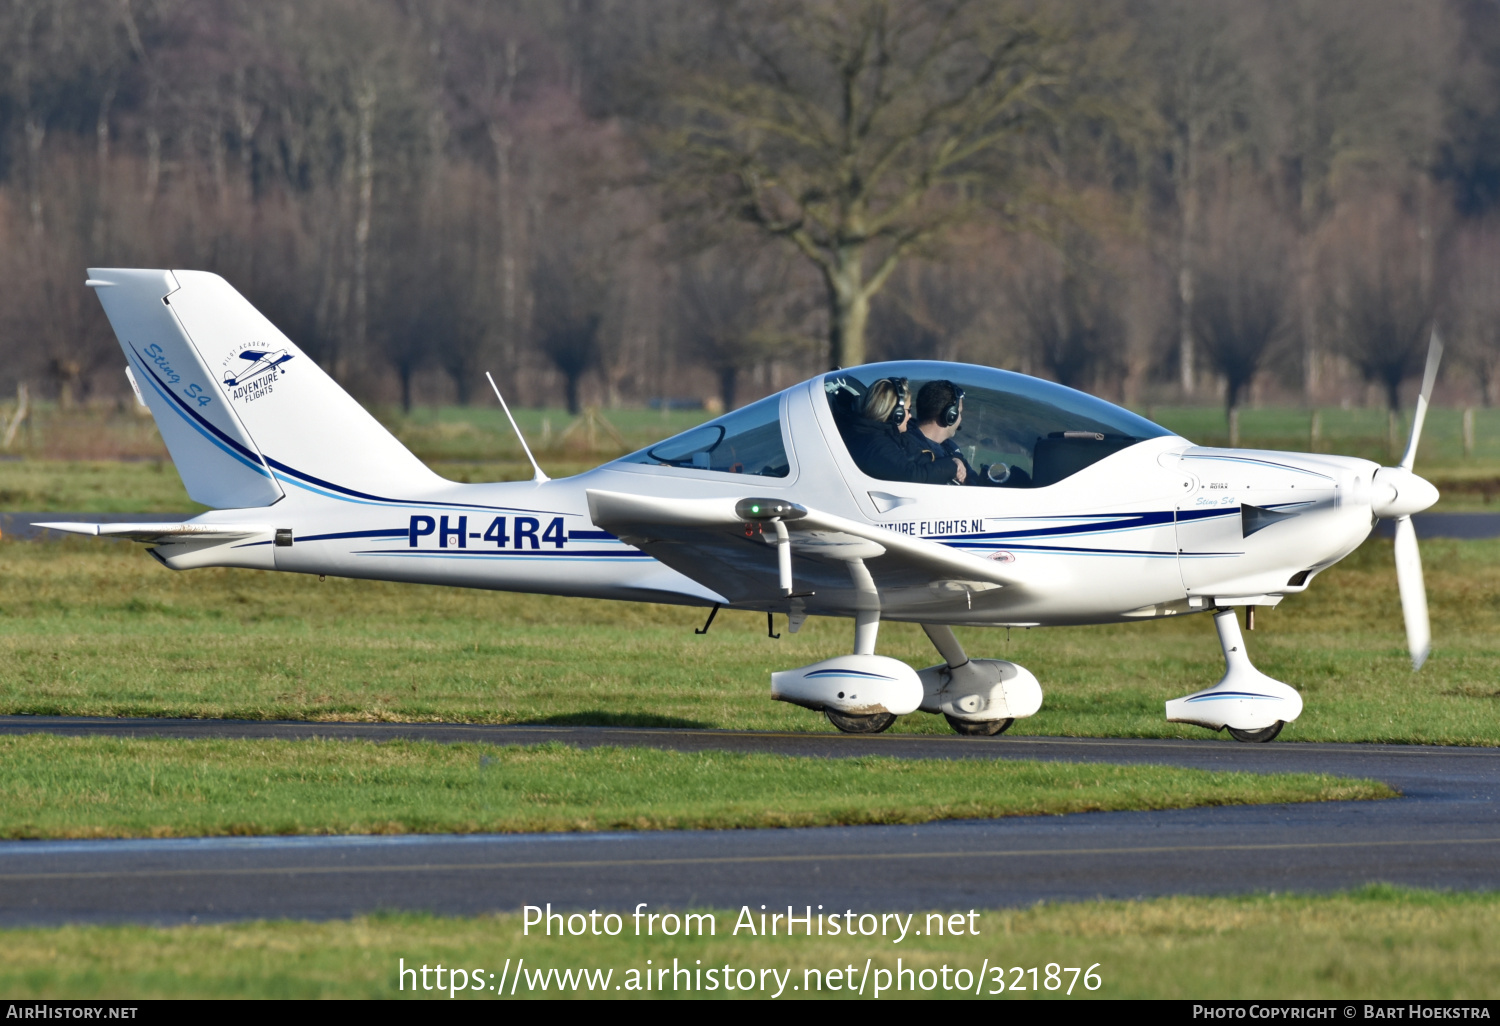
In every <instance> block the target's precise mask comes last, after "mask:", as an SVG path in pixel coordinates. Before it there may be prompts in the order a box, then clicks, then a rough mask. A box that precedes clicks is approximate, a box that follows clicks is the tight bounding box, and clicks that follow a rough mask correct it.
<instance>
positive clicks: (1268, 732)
mask: <svg viewBox="0 0 1500 1026" xmlns="http://www.w3.org/2000/svg"><path fill="white" fill-rule="evenodd" d="M1284 726H1286V721H1285V720H1277V721H1276V722H1275V723H1273V724H1271V725H1270V726H1269V727H1261V728H1260V729H1259V730H1236V729H1235V728H1234V727H1229V728H1228V730H1229V736H1230V737H1232V738H1234V739H1235V740H1236V741H1243V742H1245V743H1246V744H1265V743H1266V742H1267V741H1274V740H1276V735H1277V734H1280V733H1281V728H1282V727H1284Z"/></svg>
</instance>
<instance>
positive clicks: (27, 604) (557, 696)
mask: <svg viewBox="0 0 1500 1026" xmlns="http://www.w3.org/2000/svg"><path fill="white" fill-rule="evenodd" d="M1423 557H1424V560H1425V563H1426V570H1427V584H1428V589H1429V592H1430V594H1431V603H1432V620H1433V625H1434V631H1435V640H1434V652H1433V656H1432V658H1431V659H1430V660H1429V662H1428V664H1427V665H1426V666H1425V667H1424V668H1423V670H1422V671H1421V673H1419V674H1413V673H1412V671H1411V668H1410V663H1409V662H1408V661H1407V657H1406V653H1405V636H1404V634H1403V632H1402V627H1401V612H1400V606H1399V602H1398V599H1397V594H1396V582H1395V574H1394V571H1393V569H1392V557H1391V549H1390V546H1389V544H1388V543H1383V542H1378V541H1375V542H1370V543H1368V544H1366V545H1365V546H1364V547H1363V548H1361V549H1360V550H1359V551H1357V552H1356V553H1354V555H1352V556H1351V557H1349V558H1348V559H1346V560H1344V561H1343V562H1342V563H1340V564H1338V565H1337V566H1335V567H1333V568H1332V569H1330V570H1328V571H1325V572H1324V573H1323V574H1322V575H1320V576H1319V577H1318V579H1317V580H1316V581H1315V582H1314V584H1313V586H1312V588H1311V589H1309V591H1308V592H1306V593H1305V594H1303V595H1299V596H1293V597H1291V598H1288V599H1287V600H1286V601H1284V602H1283V603H1282V604H1281V606H1279V607H1278V608H1277V609H1275V610H1270V611H1265V610H1263V611H1262V612H1261V614H1260V616H1259V617H1258V628H1259V629H1258V630H1256V631H1255V632H1254V633H1253V634H1250V635H1248V638H1249V644H1250V652H1251V655H1252V657H1253V658H1254V659H1255V661H1256V663H1257V665H1258V666H1260V668H1261V669H1262V670H1264V671H1265V672H1266V673H1269V674H1271V675H1272V676H1274V677H1276V678H1278V679H1280V680H1285V681H1287V682H1289V683H1291V684H1293V685H1294V686H1295V687H1297V688H1298V689H1299V690H1300V691H1301V692H1302V694H1303V696H1304V698H1305V700H1306V710H1305V711H1304V713H1303V715H1302V717H1301V718H1300V719H1299V720H1297V721H1296V722H1295V723H1294V724H1292V725H1291V726H1289V727H1288V728H1287V730H1286V731H1285V732H1284V733H1283V735H1282V737H1283V738H1285V739H1287V740H1337V741H1394V742H1431V743H1438V744H1479V745H1496V744H1500V683H1497V682H1500V647H1497V646H1496V645H1495V644H1494V638H1495V637H1497V636H1500V542H1453V541H1445V540H1441V539H1434V540H1428V541H1426V542H1424V543H1423ZM702 618H703V611H702V610H696V609H685V608H678V607H668V606H649V605H634V604H627V603H614V602H599V601H589V600H581V599H563V598H549V597H538V596H526V595H511V594H503V593H492V592H481V591H468V590H463V589H456V588H442V587H433V586H421V585H402V584H386V583H379V582H367V581H349V580H340V579H336V578H330V579H328V581H326V582H324V583H319V581H318V580H317V578H315V577H308V576H303V575H293V574H276V573H271V572H262V571H252V570H227V569H210V570H193V571H189V572H185V573H173V572H172V571H169V570H166V569H164V568H162V567H161V566H159V565H157V564H156V563H155V562H154V561H152V560H151V559H150V557H148V556H147V555H146V554H145V553H144V552H143V551H142V550H141V549H140V547H138V546H133V545H130V544H129V543H122V542H100V541H89V540H83V539H79V540H76V541H67V542H58V543H47V544H39V543H31V542H3V541H0V712H5V713H52V714H79V715H111V716H122V715H134V716H208V717H213V716H232V717H247V718H252V719H264V718H292V719H354V720H450V721H470V722H499V723H512V722H541V723H616V724H639V725H681V726H706V727H728V728H756V729H771V730H813V731H830V730H832V728H831V727H830V726H829V725H828V724H827V723H826V722H825V721H824V719H823V718H822V717H821V716H818V715H816V714H814V713H810V712H807V711H806V710H803V709H799V708H796V707H794V706H790V705H786V704H783V703H778V702H772V701H770V699H769V693H768V682H769V675H770V673H771V671H772V670H776V669H784V668H786V667H788V666H800V665H804V664H807V663H811V662H815V661H817V660H819V659H824V658H827V657H828V656H830V655H833V654H836V653H838V652H842V651H846V650H847V648H848V644H849V629H850V628H849V625H848V622H847V621H845V620H832V619H823V618H816V617H815V618H813V619H811V620H809V621H808V623H807V624H806V626H805V627H804V628H803V630H802V631H801V633H799V634H796V635H792V634H789V633H787V632H786V630H785V623H786V621H785V619H781V618H779V619H778V621H777V623H778V629H779V630H781V632H782V634H783V637H782V639H781V640H780V641H772V640H770V639H768V638H767V637H766V633H765V623H766V621H765V617H764V616H758V615H756V614H752V613H743V612H734V611H723V612H720V614H719V616H718V618H717V620H716V621H715V623H714V626H713V629H712V631H711V632H710V633H709V634H708V635H707V636H704V637H699V636H696V635H694V634H693V628H695V627H697V626H699V625H700V624H701V623H702ZM959 635H960V637H961V639H962V640H963V641H964V643H965V644H966V645H967V646H968V648H969V651H970V652H972V653H973V654H975V655H978V656H987V657H999V658H1008V659H1012V660H1014V661H1016V662H1019V663H1021V664H1022V665H1024V666H1026V667H1028V668H1029V669H1031V670H1032V671H1033V672H1034V673H1036V675H1037V677H1038V679H1039V680H1040V681H1041V682H1042V686H1043V688H1044V690H1045V692H1046V699H1045V701H1044V703H1043V706H1042V710H1041V712H1040V713H1038V714H1037V715H1036V716H1034V717H1032V718H1030V719H1027V720H1023V721H1021V722H1020V723H1018V724H1017V725H1016V726H1015V727H1013V728H1012V730H1013V731H1014V732H1015V733H1018V734H1020V733H1037V734H1053V735H1080V736H1134V737H1191V738H1205V737H1213V736H1216V735H1212V734H1210V733H1208V732H1207V731H1204V730H1202V729H1200V728H1196V727H1188V726H1183V725H1177V724H1169V723H1166V722H1165V721H1164V719H1163V711H1162V703H1163V702H1164V701H1166V700H1167V699H1169V698H1174V697H1177V696H1180V695H1183V694H1187V693H1189V692H1191V691H1194V690H1197V689H1199V688H1201V687H1204V686H1206V685H1208V684H1211V683H1212V682H1213V681H1215V680H1217V679H1218V678H1219V676H1220V675H1221V674H1222V673H1223V662H1222V656H1221V655H1220V652H1219V647H1218V643H1217V640H1216V638H1215V635H1214V630H1213V625H1212V623H1211V621H1210V620H1209V618H1208V617H1206V616H1188V617H1181V618H1175V619H1169V620H1163V621H1157V622H1148V623H1135V624H1122V625H1116V626H1106V627H1078V628H1049V629H1037V630H1030V631H1022V630H1016V631H1013V632H1009V633H1008V632H1006V631H1005V630H1003V629H1002V630H985V629H961V630H960V631H959ZM881 651H882V652H883V653H887V654H890V655H893V656H895V657H897V658H900V659H904V660H906V661H908V662H909V663H911V664H912V665H914V666H917V667H921V666H927V665H931V664H933V663H935V662H937V656H936V654H935V653H934V652H933V651H932V648H931V645H930V644H929V643H928V642H927V640H926V638H925V637H924V636H923V635H922V633H921V631H920V630H919V629H918V628H916V627H915V626H912V625H907V624H897V623H888V624H885V625H882V628H881ZM893 729H895V730H897V731H905V732H923V733H946V732H947V731H948V727H947V725H946V724H945V723H944V722H943V721H942V719H941V718H940V717H934V716H928V715H925V714H913V715H912V716H907V717H903V718H902V719H901V720H900V721H898V723H897V725H896V727H895V728H893ZM1217 736H1219V737H1223V735H1217Z"/></svg>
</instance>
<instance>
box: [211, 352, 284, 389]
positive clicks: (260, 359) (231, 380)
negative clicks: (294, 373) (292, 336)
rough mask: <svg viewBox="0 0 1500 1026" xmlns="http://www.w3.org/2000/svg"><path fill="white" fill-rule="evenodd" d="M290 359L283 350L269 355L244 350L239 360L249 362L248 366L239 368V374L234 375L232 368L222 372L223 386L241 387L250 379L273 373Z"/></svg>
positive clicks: (267, 353)
mask: <svg viewBox="0 0 1500 1026" xmlns="http://www.w3.org/2000/svg"><path fill="white" fill-rule="evenodd" d="M291 358H292V354H291V353H288V352H287V351H286V350H285V349H278V350H276V351H275V352H274V353H269V352H266V351H265V350H262V349H246V350H245V351H244V352H242V353H240V359H241V360H249V361H250V364H249V366H247V367H241V368H239V373H235V369H234V368H231V369H229V370H226V371H225V372H224V384H225V385H227V386H229V387H230V388H234V387H235V386H236V385H243V384H244V383H245V382H247V381H249V380H250V379H251V378H255V377H259V376H260V375H262V374H266V373H270V372H272V371H275V370H276V369H277V368H278V367H279V366H281V364H283V363H286V362H287V361H288V360H290V359H291ZM282 373H283V374H285V373H286V371H282Z"/></svg>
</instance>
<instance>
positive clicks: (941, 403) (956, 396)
mask: <svg viewBox="0 0 1500 1026" xmlns="http://www.w3.org/2000/svg"><path fill="white" fill-rule="evenodd" d="M963 420H964V390H963V389H962V388H960V387H958V386H957V385H955V384H954V383H953V382H951V381H929V382H927V384H925V385H923V386H922V387H921V389H919V390H918V391H917V435H918V436H919V441H921V442H922V443H924V445H925V447H928V448H931V449H934V450H936V452H935V457H936V458H937V459H951V460H954V461H956V462H957V463H958V465H959V472H958V475H957V476H956V478H955V479H954V483H955V484H970V485H998V484H1021V483H1023V481H1022V480H1021V479H1022V478H1024V477H1025V473H1024V472H1023V471H1020V470H1018V469H1016V468H1012V467H1008V466H1006V465H1005V464H1003V463H992V464H990V465H988V466H986V467H984V468H983V470H982V471H976V470H975V469H974V468H973V467H972V466H970V465H969V461H968V460H966V459H964V454H963V450H962V449H960V448H959V446H958V443H957V442H955V441H954V440H953V436H954V435H956V434H958V429H959V428H960V427H961V426H962V425H963Z"/></svg>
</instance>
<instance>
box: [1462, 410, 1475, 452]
mask: <svg viewBox="0 0 1500 1026" xmlns="http://www.w3.org/2000/svg"><path fill="white" fill-rule="evenodd" d="M1473 455H1474V407H1472V406H1468V407H1465V408H1464V459H1468V458H1469V457H1470V456H1473Z"/></svg>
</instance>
